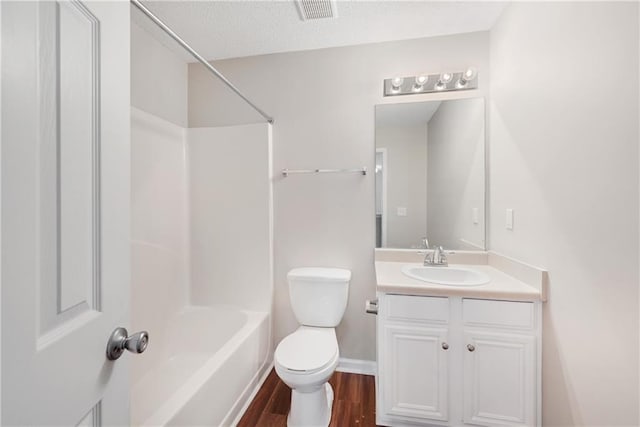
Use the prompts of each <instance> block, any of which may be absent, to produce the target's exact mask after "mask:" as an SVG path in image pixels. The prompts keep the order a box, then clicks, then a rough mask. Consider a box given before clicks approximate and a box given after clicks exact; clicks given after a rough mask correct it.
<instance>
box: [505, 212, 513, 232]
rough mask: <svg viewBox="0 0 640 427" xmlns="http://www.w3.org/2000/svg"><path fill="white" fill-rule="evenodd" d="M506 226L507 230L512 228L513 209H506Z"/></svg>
mask: <svg viewBox="0 0 640 427" xmlns="http://www.w3.org/2000/svg"><path fill="white" fill-rule="evenodd" d="M506 227H507V230H513V209H507V217H506Z"/></svg>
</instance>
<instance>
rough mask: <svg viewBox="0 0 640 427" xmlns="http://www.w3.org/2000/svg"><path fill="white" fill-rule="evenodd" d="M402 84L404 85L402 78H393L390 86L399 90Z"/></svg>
mask: <svg viewBox="0 0 640 427" xmlns="http://www.w3.org/2000/svg"><path fill="white" fill-rule="evenodd" d="M402 83H404V78H402V77H394V78H393V79H391V86H392V87H393V89H396V90H397V89H400V86H402Z"/></svg>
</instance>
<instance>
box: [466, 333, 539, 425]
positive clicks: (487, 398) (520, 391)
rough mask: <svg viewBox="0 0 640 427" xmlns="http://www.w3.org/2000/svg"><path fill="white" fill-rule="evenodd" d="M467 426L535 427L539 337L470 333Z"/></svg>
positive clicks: (467, 350)
mask: <svg viewBox="0 0 640 427" xmlns="http://www.w3.org/2000/svg"><path fill="white" fill-rule="evenodd" d="M465 346H466V348H465V360H464V422H465V423H467V424H473V425H480V426H534V425H536V419H535V413H536V412H535V410H536V409H535V408H536V405H535V402H536V398H535V390H536V385H535V380H536V377H535V372H536V367H535V366H536V365H535V355H536V352H535V337H533V336H528V335H516V334H502V333H495V334H494V333H484V332H467V333H465Z"/></svg>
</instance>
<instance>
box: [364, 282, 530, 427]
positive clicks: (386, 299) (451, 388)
mask: <svg viewBox="0 0 640 427" xmlns="http://www.w3.org/2000/svg"><path fill="white" fill-rule="evenodd" d="M378 299H379V303H378V307H379V309H378V310H379V311H378V319H377V328H378V376H377V384H376V386H377V387H376V390H377V391H376V393H377V397H376V399H377V405H376V406H377V411H376V413H377V423H378V424H379V425H387V426H414V425H427V426H460V425H469V426H539V425H540V398H539V393H540V345H541V344H540V323H541V322H540V315H541V313H540V303H534V302H511V301H495V300H483V299H468V298H461V297H427V296H410V295H394V294H387V293H379V294H378Z"/></svg>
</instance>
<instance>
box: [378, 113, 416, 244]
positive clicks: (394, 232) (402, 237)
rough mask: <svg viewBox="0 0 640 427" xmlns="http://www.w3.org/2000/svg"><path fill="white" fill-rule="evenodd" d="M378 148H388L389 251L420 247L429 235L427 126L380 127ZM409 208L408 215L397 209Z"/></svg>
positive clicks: (387, 213)
mask: <svg viewBox="0 0 640 427" xmlns="http://www.w3.org/2000/svg"><path fill="white" fill-rule="evenodd" d="M375 139H376V148H386V149H387V170H386V171H384V172H383V173H384V174H385V176H386V179H387V212H386V217H385V215H384V214H383V217H382V221H383V222H384V221H386V223H387V244H386V247H389V248H412V247H415V248H417V247H419V245H420V243H421V241H422V238H423V237H425V236H429V233H428V232H427V123H426V120H425V122H424V123H423V124H421V125H413V126H409V125H406V126H402V125H401V126H391V125H390V126H379V125H376V135H375ZM399 207H404V208H406V216H399V215H398V212H397V209H398V208H399Z"/></svg>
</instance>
